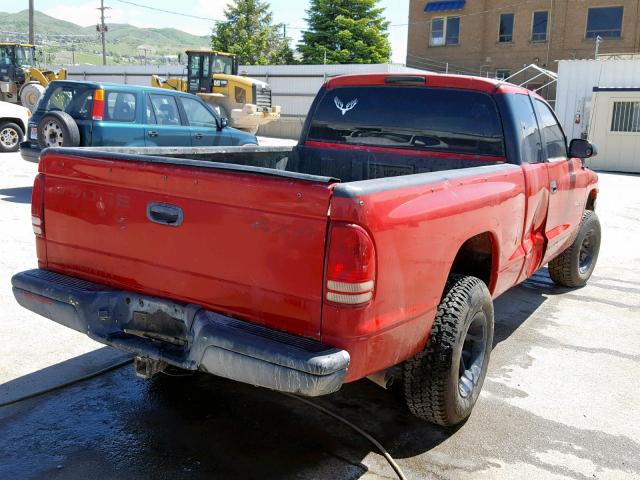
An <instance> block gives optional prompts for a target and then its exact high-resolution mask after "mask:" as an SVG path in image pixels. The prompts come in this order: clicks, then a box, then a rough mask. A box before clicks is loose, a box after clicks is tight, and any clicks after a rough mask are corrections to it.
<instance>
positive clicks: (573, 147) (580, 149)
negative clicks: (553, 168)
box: [569, 138, 598, 158]
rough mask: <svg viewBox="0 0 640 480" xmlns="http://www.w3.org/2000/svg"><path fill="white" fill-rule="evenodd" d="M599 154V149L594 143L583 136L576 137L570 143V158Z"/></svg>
mask: <svg viewBox="0 0 640 480" xmlns="http://www.w3.org/2000/svg"><path fill="white" fill-rule="evenodd" d="M597 154H598V149H597V148H596V146H595V145H593V144H592V143H590V142H588V141H586V140H583V139H581V138H574V139H573V140H571V143H570V144H569V157H570V158H590V157H595V156H596V155H597Z"/></svg>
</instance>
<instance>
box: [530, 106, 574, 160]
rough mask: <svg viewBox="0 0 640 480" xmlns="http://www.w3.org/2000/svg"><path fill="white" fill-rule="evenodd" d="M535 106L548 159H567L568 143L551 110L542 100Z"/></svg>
mask: <svg viewBox="0 0 640 480" xmlns="http://www.w3.org/2000/svg"><path fill="white" fill-rule="evenodd" d="M535 105H536V112H537V113H538V122H539V123H540V130H541V131H542V139H543V141H544V144H545V147H546V150H547V159H548V160H553V159H557V158H562V159H566V158H567V141H566V139H565V136H564V133H563V132H562V128H560V125H558V121H557V120H556V117H555V115H554V114H553V112H552V111H551V108H549V106H548V105H547V104H546V103H544V102H541V101H540V100H535Z"/></svg>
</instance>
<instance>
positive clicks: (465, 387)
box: [458, 312, 487, 398]
mask: <svg viewBox="0 0 640 480" xmlns="http://www.w3.org/2000/svg"><path fill="white" fill-rule="evenodd" d="M486 350H487V318H486V317H485V315H484V313H483V312H478V313H476V315H475V316H474V318H473V320H472V321H471V323H470V324H469V328H468V329H467V332H466V334H465V337H464V342H463V345H462V353H461V355H460V367H459V373H458V392H459V393H460V396H461V397H462V398H469V397H470V396H472V395H473V391H474V389H475V388H476V386H477V385H478V383H479V382H480V377H481V375H482V369H483V367H484V362H485V359H484V357H485V352H486Z"/></svg>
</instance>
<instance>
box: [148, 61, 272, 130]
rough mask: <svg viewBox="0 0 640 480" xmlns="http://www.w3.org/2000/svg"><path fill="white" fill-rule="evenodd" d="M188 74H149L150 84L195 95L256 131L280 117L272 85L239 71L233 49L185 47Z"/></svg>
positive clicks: (237, 125) (234, 121)
mask: <svg viewBox="0 0 640 480" xmlns="http://www.w3.org/2000/svg"><path fill="white" fill-rule="evenodd" d="M186 53H187V76H186V77H187V78H186V80H185V79H184V78H166V79H163V78H160V77H158V76H157V75H153V76H152V77H151V86H153V87H158V88H166V89H170V90H178V91H180V92H188V93H193V94H195V95H198V96H199V97H200V98H202V99H203V100H204V101H206V102H207V103H209V104H211V106H212V107H213V108H214V109H215V110H216V112H217V113H218V114H219V115H220V116H221V117H226V118H227V119H228V120H229V123H230V125H231V126H232V127H234V128H239V129H241V130H245V131H247V132H251V133H254V134H255V133H256V132H257V131H258V128H259V127H260V126H261V125H265V124H267V123H270V122H273V121H275V120H278V119H279V118H280V107H279V106H273V105H272V103H271V87H270V86H269V85H268V84H266V83H265V82H261V81H260V80H256V79H253V78H248V77H247V76H245V75H238V59H237V57H236V56H235V55H234V54H232V53H226V52H218V51H213V50H187V52H186Z"/></svg>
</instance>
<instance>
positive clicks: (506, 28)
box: [498, 13, 513, 43]
mask: <svg viewBox="0 0 640 480" xmlns="http://www.w3.org/2000/svg"><path fill="white" fill-rule="evenodd" d="M498 42H500V43H509V42H513V13H503V14H502V15H500V34H499V36H498Z"/></svg>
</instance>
